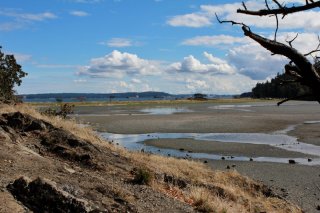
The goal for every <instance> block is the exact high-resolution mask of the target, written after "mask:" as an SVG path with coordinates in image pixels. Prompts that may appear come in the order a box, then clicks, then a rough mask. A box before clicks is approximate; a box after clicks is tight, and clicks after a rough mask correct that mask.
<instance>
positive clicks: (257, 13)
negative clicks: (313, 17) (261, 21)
mask: <svg viewBox="0 0 320 213" xmlns="http://www.w3.org/2000/svg"><path fill="white" fill-rule="evenodd" d="M273 2H275V3H276V2H277V1H273ZM276 4H277V3H276ZM277 5H278V6H279V7H278V8H276V9H262V10H248V9H244V10H243V9H238V10H237V13H242V14H246V15H253V16H267V15H276V14H278V15H280V14H282V15H283V16H286V15H288V14H290V13H297V12H301V11H305V10H310V9H314V8H317V7H320V1H316V2H311V3H307V4H305V5H302V6H297V7H296V6H292V7H286V6H282V5H280V4H279V2H278V4H277Z"/></svg>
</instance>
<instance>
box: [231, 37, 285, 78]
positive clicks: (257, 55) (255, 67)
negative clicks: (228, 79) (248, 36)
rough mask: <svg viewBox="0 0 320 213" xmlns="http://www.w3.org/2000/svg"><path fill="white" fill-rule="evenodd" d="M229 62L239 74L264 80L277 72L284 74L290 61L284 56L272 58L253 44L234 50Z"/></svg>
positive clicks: (257, 45) (267, 52)
mask: <svg viewBox="0 0 320 213" xmlns="http://www.w3.org/2000/svg"><path fill="white" fill-rule="evenodd" d="M227 61H228V62H230V63H232V65H234V66H235V67H236V69H237V72H238V73H241V74H243V75H246V76H249V77H251V78H252V79H256V80H263V79H266V78H267V77H269V76H271V75H274V74H276V73H277V72H282V69H283V66H284V64H285V63H286V62H287V61H288V60H287V59H285V57H282V56H277V55H274V56H272V55H271V53H270V52H269V51H267V50H265V49H264V48H262V47H261V46H260V45H259V44H256V43H254V42H251V43H250V44H245V45H242V46H239V47H235V48H232V49H231V50H230V51H229V53H228V56H227Z"/></svg>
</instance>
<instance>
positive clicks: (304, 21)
mask: <svg viewBox="0 0 320 213" xmlns="http://www.w3.org/2000/svg"><path fill="white" fill-rule="evenodd" d="M279 2H280V3H286V4H289V5H292V4H295V5H299V4H304V3H305V1H301V0H291V1H279ZM245 4H246V7H247V8H248V9H250V10H258V9H265V8H266V6H265V3H264V1H256V0H249V1H245ZM272 6H273V7H277V6H276V5H272V4H270V7H272ZM239 8H243V6H242V4H241V2H238V3H230V4H212V5H201V6H200V8H199V10H198V11H195V12H193V13H189V14H184V15H178V16H174V17H172V18H170V19H169V20H168V21H167V23H168V24H169V25H171V26H175V27H176V26H185V27H205V26H210V25H211V24H212V23H213V22H214V21H215V14H216V13H217V14H218V16H219V18H220V19H222V20H233V21H237V22H243V23H246V24H247V25H248V26H255V27H259V28H271V29H274V28H275V27H276V19H275V18H274V17H268V16H264V17H256V16H250V15H244V14H240V13H237V12H236V11H237V9H239ZM318 19H320V11H319V10H312V11H311V10H310V11H303V12H299V13H295V14H290V15H288V16H286V17H285V18H284V19H279V26H280V28H281V29H286V30H289V29H304V30H306V31H313V32H318V31H319V30H320V22H317V21H315V20H318Z"/></svg>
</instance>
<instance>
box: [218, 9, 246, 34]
mask: <svg viewBox="0 0 320 213" xmlns="http://www.w3.org/2000/svg"><path fill="white" fill-rule="evenodd" d="M215 15H216V18H217V20H218V22H219V23H220V24H223V23H230V24H232V25H241V26H242V27H244V28H246V29H247V30H248V31H251V30H250V27H249V26H247V25H246V24H244V23H241V22H236V21H229V20H223V21H222V20H220V19H219V17H218V15H217V14H216V13H215Z"/></svg>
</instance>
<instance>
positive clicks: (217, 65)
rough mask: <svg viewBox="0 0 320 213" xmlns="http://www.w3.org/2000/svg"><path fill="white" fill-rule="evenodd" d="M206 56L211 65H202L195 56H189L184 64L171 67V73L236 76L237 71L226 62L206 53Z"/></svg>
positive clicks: (175, 64) (180, 63)
mask: <svg viewBox="0 0 320 213" xmlns="http://www.w3.org/2000/svg"><path fill="white" fill-rule="evenodd" d="M204 56H205V57H206V58H207V59H209V61H210V62H211V63H210V64H204V63H201V62H200V61H199V60H198V59H196V58H195V57H194V56H192V55H189V56H187V57H185V58H184V59H183V61H182V62H176V63H172V64H171V65H170V66H169V69H168V70H169V71H177V72H191V73H204V74H234V73H235V69H234V68H233V67H232V66H230V65H229V64H228V63H227V62H226V61H224V60H221V59H220V60H219V59H218V58H215V57H213V55H211V54H209V53H207V52H205V53H204Z"/></svg>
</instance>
